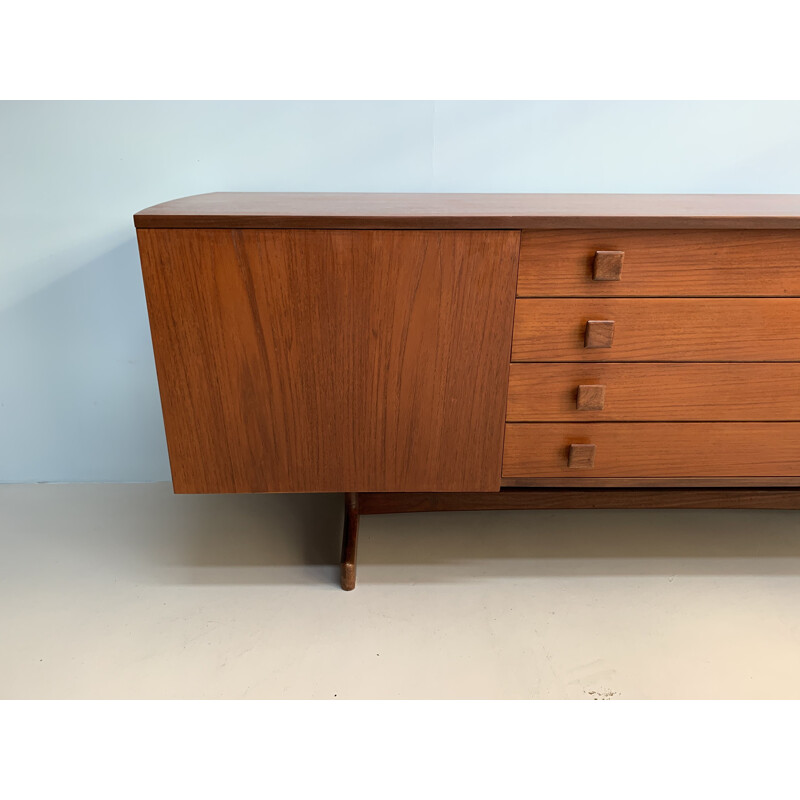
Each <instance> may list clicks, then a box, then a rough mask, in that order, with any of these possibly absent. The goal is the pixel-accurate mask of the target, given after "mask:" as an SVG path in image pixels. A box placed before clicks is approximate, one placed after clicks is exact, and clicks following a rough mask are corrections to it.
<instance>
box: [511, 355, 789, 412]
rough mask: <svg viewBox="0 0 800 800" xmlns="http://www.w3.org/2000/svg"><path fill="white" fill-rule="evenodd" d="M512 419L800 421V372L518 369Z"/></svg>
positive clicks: (688, 367) (711, 367)
mask: <svg viewBox="0 0 800 800" xmlns="http://www.w3.org/2000/svg"><path fill="white" fill-rule="evenodd" d="M582 385H585V386H595V387H598V386H602V387H605V388H604V390H603V391H602V393H601V392H600V391H599V390H597V389H595V390H594V392H590V391H589V390H588V389H585V390H584V392H583V395H584V401H583V406H584V408H583V409H581V408H579V403H578V399H579V387H580V386H582ZM592 401H593V402H592ZM598 403H599V404H600V405H601V406H602V408H601V409H599V410H597V408H596V406H597V405H598ZM592 404H593V405H594V406H595V408H590V406H592ZM506 419H507V420H508V421H509V422H558V421H562V422H590V421H598V422H626V421H629V422H659V421H675V422H678V421H686V422H692V421H701V420H716V421H732V422H735V421H754V422H758V421H776V422H777V421H785V422H792V421H800V364H796V363H785V362H784V363H775V364H743V363H739V364H730V363H728V364H689V363H684V364H637V363H631V364H612V363H599V364H546V363H537V364H533V363H527V364H524V363H523V364H512V365H511V373H510V375H509V383H508V410H507V413H506Z"/></svg>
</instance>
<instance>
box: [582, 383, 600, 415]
mask: <svg viewBox="0 0 800 800" xmlns="http://www.w3.org/2000/svg"><path fill="white" fill-rule="evenodd" d="M605 404H606V387H605V386H602V385H594V384H581V385H580V386H579V387H578V401H577V403H576V407H577V409H578V411H602V410H603V406H605Z"/></svg>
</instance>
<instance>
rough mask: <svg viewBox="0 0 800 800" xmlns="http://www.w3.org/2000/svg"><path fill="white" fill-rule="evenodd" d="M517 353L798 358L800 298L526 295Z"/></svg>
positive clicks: (580, 357) (519, 314) (572, 357)
mask: <svg viewBox="0 0 800 800" xmlns="http://www.w3.org/2000/svg"><path fill="white" fill-rule="evenodd" d="M511 360H512V361H798V360H800V299H785V298H768V299H758V298H756V299H753V298H747V299H730V298H691V299H689V298H674V299H653V298H641V299H639V298H631V299H628V298H599V299H596V300H595V299H567V298H563V299H556V298H545V299H519V300H517V302H516V312H515V315H514V339H513V346H512V350H511Z"/></svg>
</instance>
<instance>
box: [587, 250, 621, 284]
mask: <svg viewBox="0 0 800 800" xmlns="http://www.w3.org/2000/svg"><path fill="white" fill-rule="evenodd" d="M624 257H625V251H624V250H598V251H597V252H596V253H595V254H594V268H593V270H592V280H595V281H618V280H620V277H621V276H622V259H623V258H624Z"/></svg>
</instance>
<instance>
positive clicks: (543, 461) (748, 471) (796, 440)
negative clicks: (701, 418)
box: [503, 422, 800, 479]
mask: <svg viewBox="0 0 800 800" xmlns="http://www.w3.org/2000/svg"><path fill="white" fill-rule="evenodd" d="M573 444H593V445H595V456H594V466H593V467H592V468H591V469H582V470H575V469H570V468H569V467H568V466H567V454H568V452H569V447H570V445H573ZM576 473H578V474H576ZM742 475H747V476H756V477H776V478H778V477H782V476H786V477H790V476H791V477H796V476H800V423H798V422H638V423H637V422H632V423H617V422H590V423H584V424H580V423H574V424H572V423H537V422H519V423H509V424H508V425H506V438H505V450H504V456H503V477H504V478H525V477H559V476H560V477H571V478H576V477H578V478H584V477H585V478H587V479H588V478H592V477H620V478H631V477H658V478H670V477H678V478H680V477H692V478H702V477H727V476H731V477H733V476H742Z"/></svg>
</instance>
